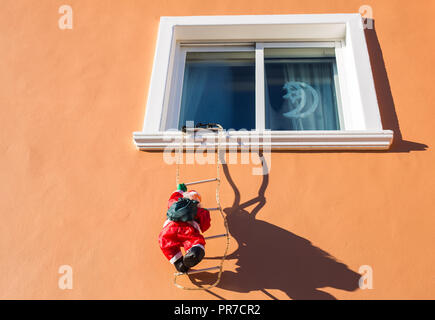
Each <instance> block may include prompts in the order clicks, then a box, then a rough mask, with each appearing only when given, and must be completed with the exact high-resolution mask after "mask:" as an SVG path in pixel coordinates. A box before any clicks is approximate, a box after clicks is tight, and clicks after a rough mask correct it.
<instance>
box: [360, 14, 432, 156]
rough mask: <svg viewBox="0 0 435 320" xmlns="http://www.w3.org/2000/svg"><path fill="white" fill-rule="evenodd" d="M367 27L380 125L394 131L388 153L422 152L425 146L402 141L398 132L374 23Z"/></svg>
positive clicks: (366, 32)
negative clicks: (369, 27)
mask: <svg viewBox="0 0 435 320" xmlns="http://www.w3.org/2000/svg"><path fill="white" fill-rule="evenodd" d="M368 25H372V26H373V28H372V29H365V37H366V42H367V48H368V52H369V56H370V63H371V66H372V73H373V79H374V83H375V88H376V95H377V98H378V104H379V110H380V113H381V119H382V125H383V127H384V129H387V130H393V131H394V141H393V144H392V146H391V148H390V149H389V150H388V151H389V152H410V151H422V150H426V148H427V147H428V146H427V145H425V144H422V143H417V142H412V141H407V140H404V139H403V137H402V132H401V131H400V126H399V120H398V118H397V114H396V109H395V107H394V100H393V96H392V94H391V88H390V82H389V80H388V75H387V71H386V69H385V63H384V57H383V54H382V50H381V46H380V44H379V40H378V36H377V34H376V27H375V21H374V20H371V21H370V23H368Z"/></svg>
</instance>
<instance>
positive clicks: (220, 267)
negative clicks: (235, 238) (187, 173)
mask: <svg viewBox="0 0 435 320" xmlns="http://www.w3.org/2000/svg"><path fill="white" fill-rule="evenodd" d="M199 128H207V129H211V130H216V131H217V132H218V137H217V138H218V141H217V150H216V157H215V161H216V178H212V179H206V180H200V181H195V182H188V183H185V185H186V186H189V185H194V184H200V183H207V182H214V181H216V203H217V207H216V208H208V209H207V210H209V211H219V212H220V214H221V216H222V219H223V222H224V227H225V233H224V234H218V235H215V236H210V237H205V239H206V240H209V239H217V238H222V237H225V238H226V244H225V251H224V254H223V255H222V259H221V261H220V263H219V265H218V266H215V267H211V268H204V269H191V270H189V271H187V272H176V273H174V285H175V286H176V287H178V288H180V289H184V290H208V289H211V288H213V287H215V286H217V285H218V283H219V282H220V280H221V277H222V272H223V265H224V262H225V259H226V257H227V253H228V248H229V245H230V236H229V230H228V223H227V219H226V217H225V215H224V213H223V211H222V207H221V204H220V194H219V189H220V165H219V154H220V141H221V138H222V133H223V128H222V126H221V125H219V124H205V125H204V124H201V123H199V124H197V126H196V128H192V129H191V130H189V131H193V132H194V131H196V130H195V129H199ZM185 135H186V128H185V127H183V130H182V136H181V141H180V150H179V152H178V155H179V156H178V161H177V169H176V185H178V184H179V183H180V163H181V160H182V157H183V147H184V140H185ZM186 151H187V147H186ZM212 270H219V271H218V275H217V279H216V281H215V282H214V283H213V284H211V285H209V286H207V287H184V286H182V285H180V284H178V283H177V278H178V277H179V276H181V275H190V274H195V273H201V272H206V271H212Z"/></svg>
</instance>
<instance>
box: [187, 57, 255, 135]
mask: <svg viewBox="0 0 435 320" xmlns="http://www.w3.org/2000/svg"><path fill="white" fill-rule="evenodd" d="M186 121H194V123H195V124H197V123H200V122H201V123H219V124H221V125H222V126H223V127H224V128H225V129H236V130H239V129H248V130H250V129H254V128H255V58H254V53H253V52H188V53H187V55H186V64H185V71H184V80H183V91H182V97H181V110H180V118H179V128H181V127H182V126H183V125H186Z"/></svg>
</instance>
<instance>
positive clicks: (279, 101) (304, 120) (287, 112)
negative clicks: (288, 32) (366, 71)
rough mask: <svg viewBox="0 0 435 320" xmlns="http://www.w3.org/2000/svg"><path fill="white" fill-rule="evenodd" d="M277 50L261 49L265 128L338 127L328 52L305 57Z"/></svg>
mask: <svg viewBox="0 0 435 320" xmlns="http://www.w3.org/2000/svg"><path fill="white" fill-rule="evenodd" d="M279 50H282V49H269V50H268V49H265V59H264V63H265V97H266V128H267V129H272V130H339V129H340V121H339V115H338V109H337V96H336V88H335V83H334V63H335V58H330V57H328V56H330V55H332V53H331V51H328V49H321V51H319V52H318V54H317V56H316V57H315V58H313V57H312V56H311V57H310V58H306V57H300V56H299V57H297V56H296V55H295V54H294V51H293V54H286V51H287V52H288V53H290V52H291V51H289V50H290V49H283V51H282V52H281V53H282V54H281V56H279V54H278V53H279Z"/></svg>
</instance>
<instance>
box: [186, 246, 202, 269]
mask: <svg viewBox="0 0 435 320" xmlns="http://www.w3.org/2000/svg"><path fill="white" fill-rule="evenodd" d="M204 255H205V251H204V249H203V248H201V247H200V246H195V247H192V248H190V249H189V251H187V253H186V255H185V256H184V258H183V263H184V265H185V266H186V267H188V268H191V267H193V266H196V265H197V264H198V263H200V262H201V260H202V258H204Z"/></svg>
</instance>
